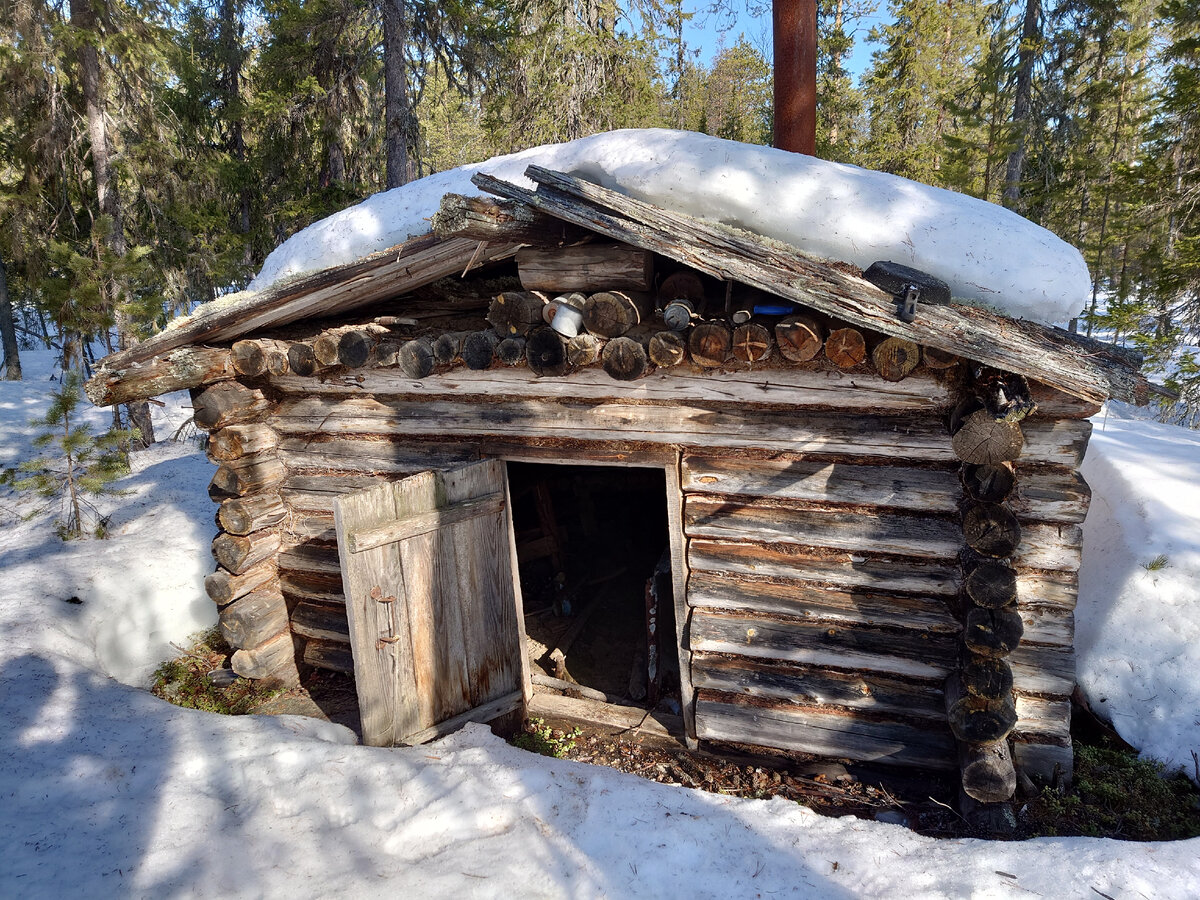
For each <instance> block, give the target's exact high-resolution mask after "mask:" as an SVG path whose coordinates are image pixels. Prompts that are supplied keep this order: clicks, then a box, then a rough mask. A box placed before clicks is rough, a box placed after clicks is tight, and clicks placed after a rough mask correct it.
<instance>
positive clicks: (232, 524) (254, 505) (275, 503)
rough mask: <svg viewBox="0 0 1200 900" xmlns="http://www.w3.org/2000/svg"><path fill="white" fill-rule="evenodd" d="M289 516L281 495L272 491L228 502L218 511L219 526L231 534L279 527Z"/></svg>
mask: <svg viewBox="0 0 1200 900" xmlns="http://www.w3.org/2000/svg"><path fill="white" fill-rule="evenodd" d="M287 515H288V509H287V507H286V506H284V504H283V501H282V500H281V499H280V498H279V494H277V493H275V492H273V491H272V492H269V493H265V494H255V495H254V496H250V497H237V498H235V499H233V500H226V501H225V502H224V503H222V504H221V508H220V509H219V510H218V511H217V524H219V525H220V526H221V527H222V528H223V529H225V530H226V531H227V532H229V533H230V534H250V532H252V531H258V530H259V529H260V528H270V527H271V526H272V525H278V524H279V523H280V522H282V521H283V520H284V519H286V518H287Z"/></svg>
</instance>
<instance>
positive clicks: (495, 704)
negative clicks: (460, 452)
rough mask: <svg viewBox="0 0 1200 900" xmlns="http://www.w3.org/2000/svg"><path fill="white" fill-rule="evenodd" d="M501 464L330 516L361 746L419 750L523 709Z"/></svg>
mask: <svg viewBox="0 0 1200 900" xmlns="http://www.w3.org/2000/svg"><path fill="white" fill-rule="evenodd" d="M507 493H508V484H507V478H506V477H505V468H504V463H503V462H502V461H500V460H485V461H484V462H479V463H472V464H471V465H468V466H465V467H463V468H461V469H455V470H453V471H449V472H422V473H420V474H419V475H413V476H412V477H410V478H405V479H404V480H403V481H398V482H394V483H390V484H384V485H380V486H379V487H375V488H370V489H368V490H365V491H360V492H358V493H354V494H348V495H346V496H343V497H339V498H338V499H337V500H336V501H335V503H334V507H333V511H334V520H335V522H336V525H337V539H338V554H339V556H340V557H341V566H342V582H343V585H344V588H345V594H346V607H347V609H346V611H347V614H348V618H349V621H350V643H351V647H352V649H353V654H354V679H355V683H356V685H357V688H358V699H359V709H360V712H361V715H362V728H363V741H364V743H366V744H369V745H372V746H383V747H386V746H392V745H395V744H410V745H411V744H419V743H421V742H423V741H427V740H432V739H433V738H435V737H440V736H442V735H444V734H448V733H450V732H451V731H454V730H455V729H456V728H459V727H461V726H462V725H463V724H465V723H466V722H469V721H476V722H484V721H488V720H489V719H494V718H496V717H498V716H501V715H504V714H505V713H508V712H511V711H513V710H515V709H518V708H521V709H523V708H524V703H525V700H526V699H527V698H526V695H525V691H526V686H527V685H528V684H529V678H528V674H527V671H526V670H527V665H528V664H527V663H526V661H525V653H524V648H525V627H524V622H523V620H522V617H521V612H520V603H519V593H518V587H517V584H516V582H515V581H514V578H513V576H514V573H515V565H514V563H513V560H514V549H513V542H512V519H511V515H510V512H509V505H508V497H507Z"/></svg>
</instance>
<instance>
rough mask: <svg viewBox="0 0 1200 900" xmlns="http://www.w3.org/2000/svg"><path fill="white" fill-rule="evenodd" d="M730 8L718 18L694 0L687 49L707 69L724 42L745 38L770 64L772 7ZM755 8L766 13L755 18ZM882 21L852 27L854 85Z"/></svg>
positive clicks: (744, 0)
mask: <svg viewBox="0 0 1200 900" xmlns="http://www.w3.org/2000/svg"><path fill="white" fill-rule="evenodd" d="M727 5H730V6H731V7H732V15H724V16H717V15H713V14H711V13H705V12H702V11H700V10H703V9H706V8H707V7H709V6H711V4H710V3H705V2H703V0H691V2H687V3H685V4H684V9H685V10H686V11H689V12H693V13H694V15H693V16H692V19H691V21H689V22H688V23H687V24H685V25H684V31H683V39H684V41H685V42H686V43H687V45H688V47H689V48H690V49H692V50H699V51H700V61H701V62H703V63H705V64H706V65H707V64H709V63H711V62H712V59H713V57H714V56H715V55H716V54H717V51H718V50H719V48H720V47H721V46H722V42H723V45H724V46H727V47H728V46H731V45H733V44H736V43H737V40H738V36H739V35H742V34H744V35H745V36H746V40H748V41H749V42H750V43H751V44H753V45H754V46H756V47H757V48H758V49H759V50H760V51H761V52H762V53H763V55H764V56H765V57H766V58H767V61H768V62H770V61H771V55H772V54H771V14H770V7H769V5H766V6H765V7H764V5H763V4H761V3H755V2H754V0H727ZM752 7H754V8H759V9H765V13H764V14H762V15H758V16H755V15H753V14H752V13H751V11H750V9H751V8H752ZM879 7H880V9H881V11H882V12H883V13H886V11H887V4H886V3H883V2H880V4H879ZM882 18H883V16H881V15H879V14H878V13H877V14H875V15H871V16H866V17H864V18H863V19H861V20H860V21H858V22H857V23H855V24H854V25H853V26H852V33H851V36H852V37H853V38H854V50H853V52H852V53H851V55H850V58H849V59H848V60H847V63H846V68H847V69H848V70H849V71H850V73H851V75H852V76H853V77H854V79H855V81H857V80H858V76H859V75H861V74H862V72H863V71H864V70H865V69H866V68H867V66H869V65H870V64H871V53H872V51H873V50H874V49H875V48H874V46H873V45H871V44H869V43H868V42H867V32H869V31H870V30H871V26H872V25H875V24H878V23H879V21H880V20H881V19H882ZM722 29H728V30H722Z"/></svg>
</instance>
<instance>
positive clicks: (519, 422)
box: [274, 397, 1090, 466]
mask: <svg viewBox="0 0 1200 900" xmlns="http://www.w3.org/2000/svg"><path fill="white" fill-rule="evenodd" d="M274 424H275V425H276V428H277V430H278V431H279V432H280V434H281V435H284V436H306V439H307V437H311V435H314V434H319V433H323V434H329V435H337V436H338V437H339V438H342V439H348V438H349V437H350V436H352V435H378V436H387V435H404V436H408V437H410V438H411V437H421V436H428V437H432V438H437V439H440V440H443V441H445V440H446V439H447V438H448V437H450V436H456V437H472V438H477V439H479V440H480V441H484V440H487V439H492V438H496V437H499V436H503V437H505V438H508V439H518V440H531V441H534V442H537V441H553V440H557V441H558V442H559V446H562V447H578V448H580V449H585V450H586V448H587V446H588V444H589V443H590V442H592V441H608V442H614V443H618V442H625V443H627V444H628V443H634V444H638V443H644V444H659V445H662V444H667V445H672V446H685V447H688V446H690V447H696V448H703V449H711V448H713V447H725V448H735V449H738V448H757V449H764V450H776V451H785V452H790V453H795V454H813V455H821V456H838V457H842V458H845V459H846V460H855V459H861V458H869V457H879V458H884V459H897V458H901V459H914V458H915V459H922V460H926V461H929V462H950V461H953V460H955V459H957V457H955V456H954V452H953V450H952V449H951V447H950V441H949V438H948V437H947V435H946V429H945V426H944V425H943V424H942V422H941V421H939V420H937V419H935V418H932V417H918V418H913V417H881V416H865V415H864V416H831V415H802V416H800V415H797V416H781V415H779V414H778V413H777V412H773V411H770V410H757V409H717V408H710V407H706V406H697V405H688V404H682V403H681V404H676V405H672V406H659V405H654V404H629V403H614V402H603V401H597V402H592V403H587V402H582V401H570V402H553V401H543V400H523V401H521V402H519V403H472V402H463V401H456V400H441V399H439V400H430V401H427V402H419V401H412V400H399V399H397V400H390V401H387V402H382V401H379V400H375V399H372V398H365V397H363V398H353V399H338V398H325V397H293V398H290V399H287V400H284V401H283V402H281V403H280V408H279V414H278V417H277V419H276V420H275V423H274ZM1088 428H1090V423H1088V422H1066V423H1064V422H1056V423H1052V424H1042V425H1037V424H1032V425H1030V426H1029V427H1028V428H1027V429H1026V437H1027V441H1026V456H1025V458H1026V459H1027V460H1028V461H1036V462H1043V463H1051V464H1056V465H1067V466H1075V465H1076V464H1077V463H1078V461H1079V460H1080V459H1081V458H1082V453H1083V450H1084V448H1085V446H1086V431H1087V429H1088ZM310 443H311V442H310ZM280 446H281V447H283V448H288V449H291V447H292V445H290V444H288V443H287V440H286V437H284V438H282V439H281V441H280ZM281 456H282V454H281Z"/></svg>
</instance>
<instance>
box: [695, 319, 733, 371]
mask: <svg viewBox="0 0 1200 900" xmlns="http://www.w3.org/2000/svg"><path fill="white" fill-rule="evenodd" d="M732 346H733V336H732V335H731V334H730V332H729V328H728V326H726V325H724V324H723V323H721V322H701V323H700V324H699V325H697V326H695V327H694V328H693V329H692V330H691V333H690V334H689V335H688V353H689V354H691V357H692V362H694V363H695V364H696V365H698V366H702V367H703V368H705V369H715V368H718V367H720V366H723V365H725V362H726V360H728V359H729V351H730V350H731V349H732Z"/></svg>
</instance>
